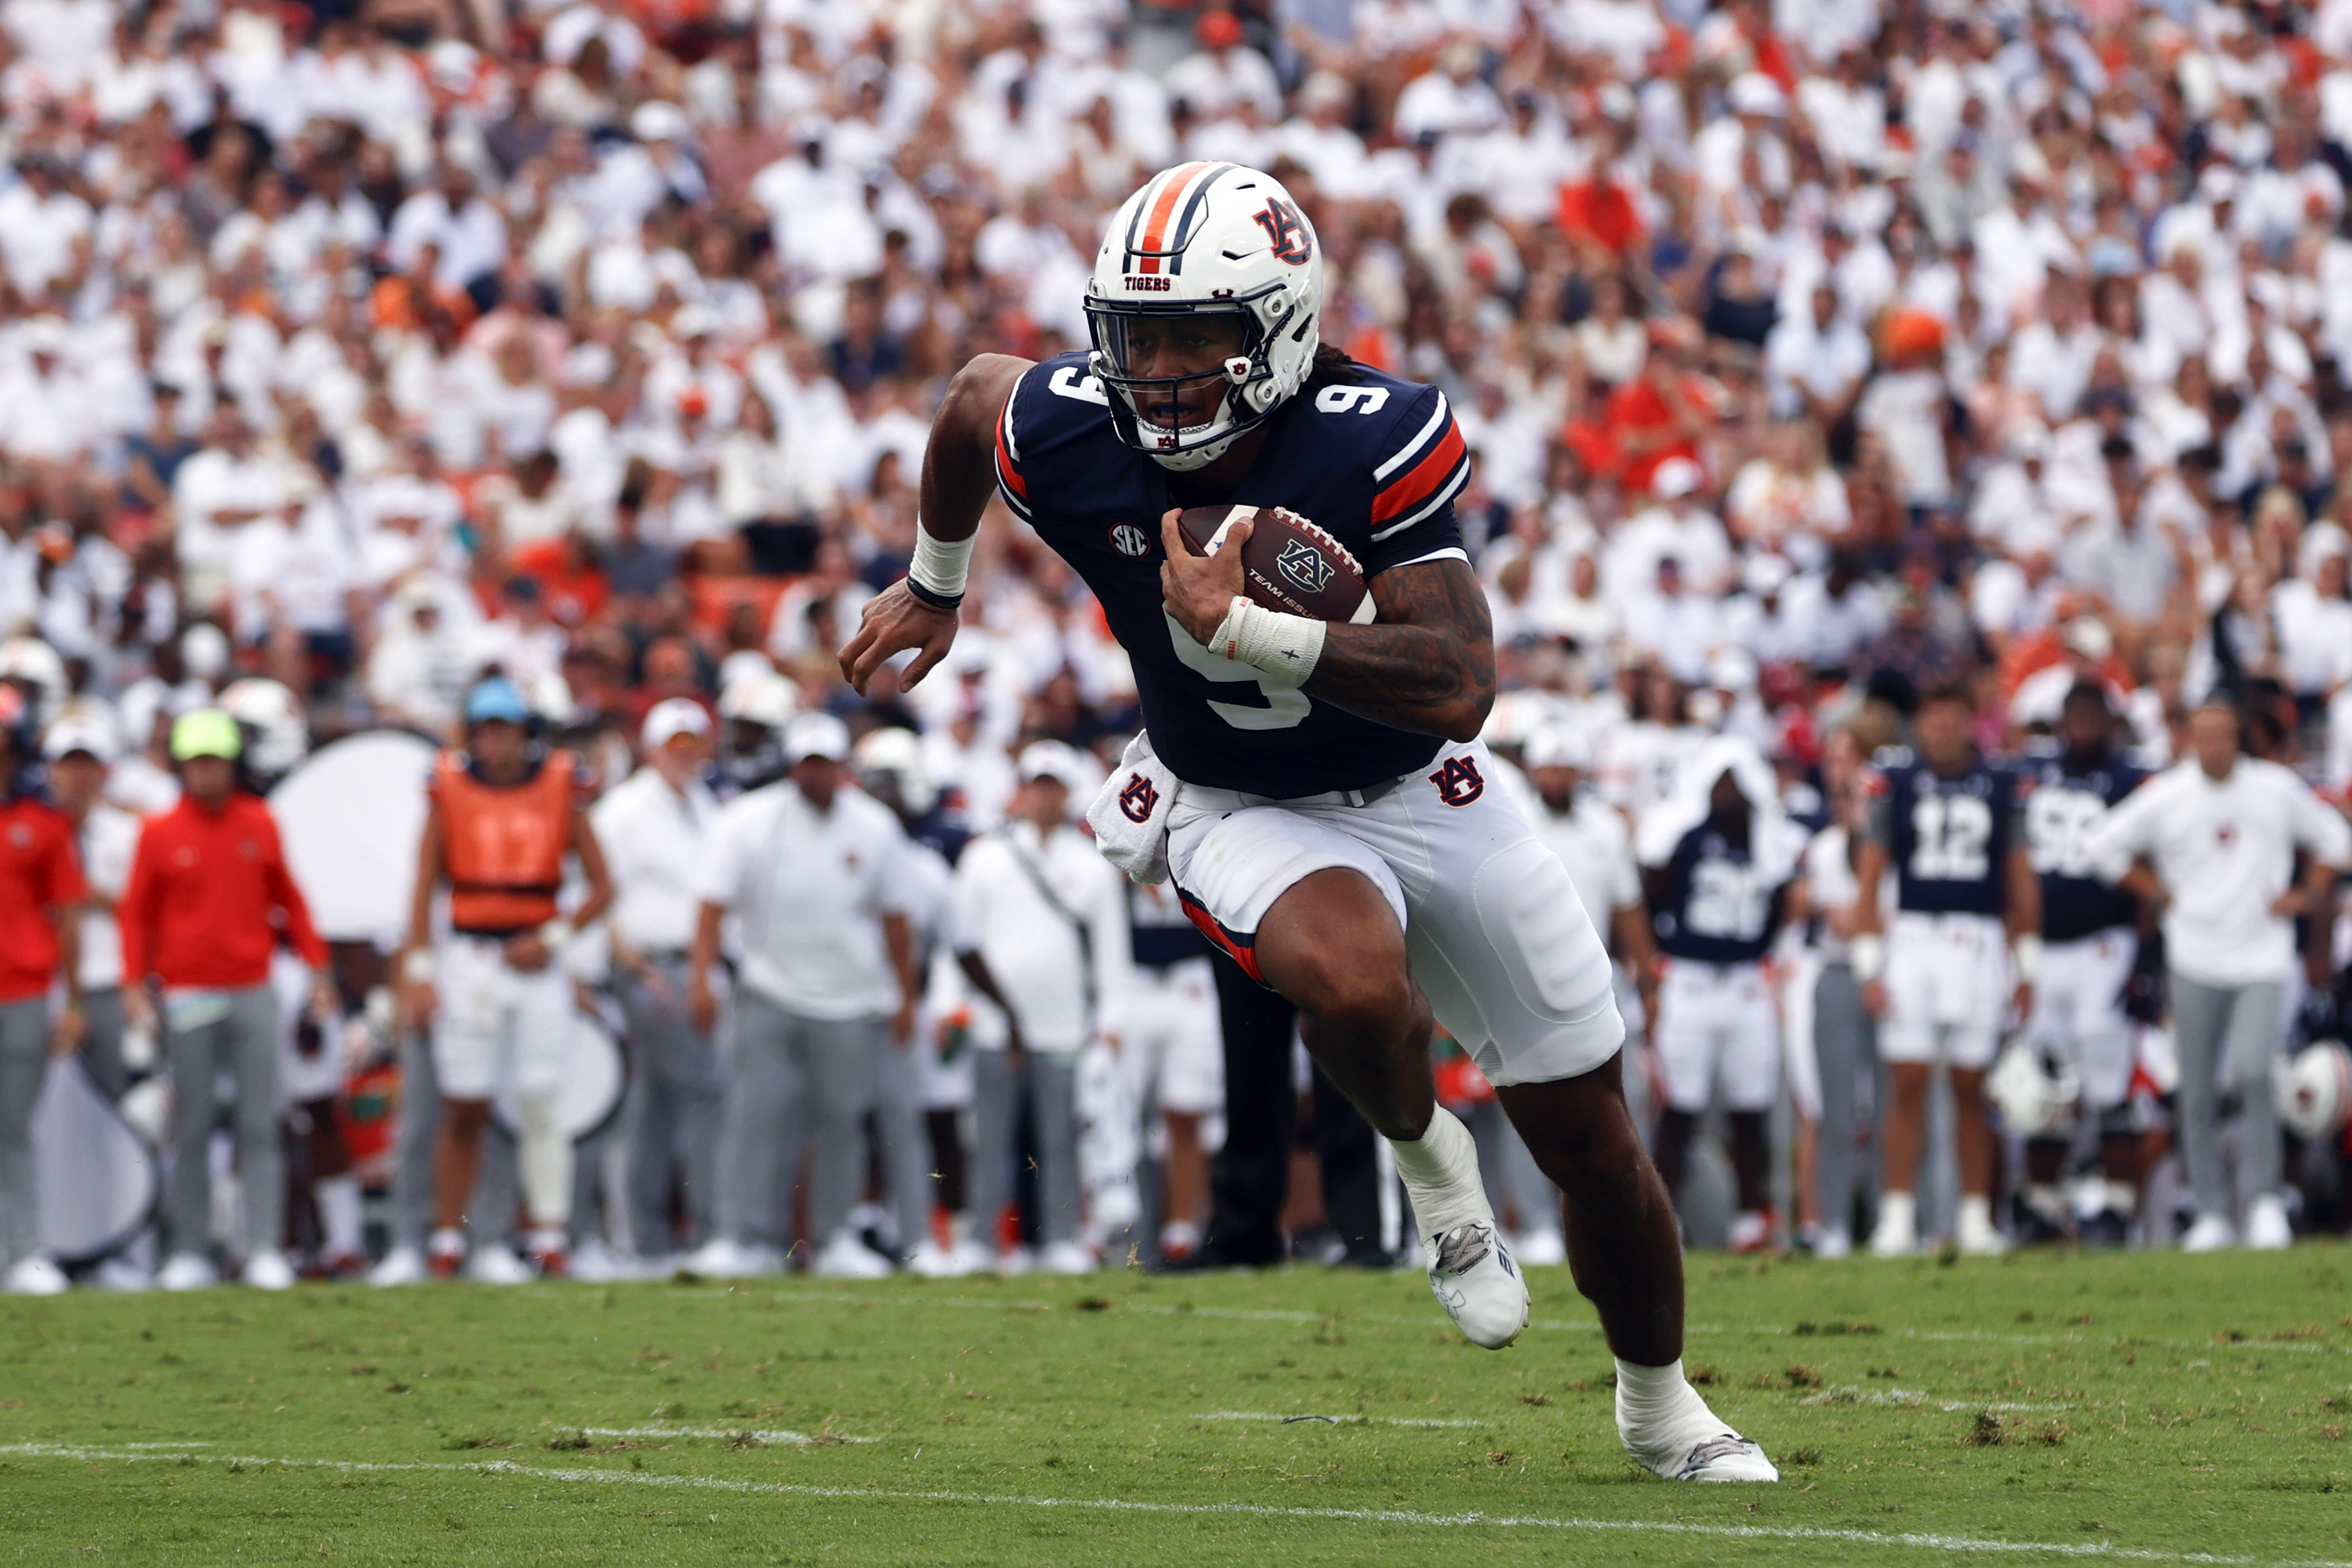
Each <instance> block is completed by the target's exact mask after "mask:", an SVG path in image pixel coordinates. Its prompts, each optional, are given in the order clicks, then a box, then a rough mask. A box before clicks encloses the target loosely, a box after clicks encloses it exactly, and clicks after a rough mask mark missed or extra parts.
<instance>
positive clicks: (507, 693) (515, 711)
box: [466, 675, 530, 724]
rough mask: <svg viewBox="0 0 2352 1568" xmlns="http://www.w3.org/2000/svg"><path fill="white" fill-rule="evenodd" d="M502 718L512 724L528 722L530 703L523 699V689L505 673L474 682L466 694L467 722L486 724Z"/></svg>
mask: <svg viewBox="0 0 2352 1568" xmlns="http://www.w3.org/2000/svg"><path fill="white" fill-rule="evenodd" d="M494 718H502V719H505V720H507V721H508V722H509V723H510V724H527V723H529V722H530V704H529V703H527V702H525V701H524V700H523V695H522V692H521V690H520V688H519V687H517V686H516V685H515V684H514V683H513V682H512V681H510V680H509V679H507V678H506V677H505V676H504V675H491V676H488V677H487V678H486V679H483V680H480V681H478V682H476V683H475V684H474V689H473V690H472V691H470V692H467V694H466V722H467V724H486V723H488V721H490V720H491V719H494Z"/></svg>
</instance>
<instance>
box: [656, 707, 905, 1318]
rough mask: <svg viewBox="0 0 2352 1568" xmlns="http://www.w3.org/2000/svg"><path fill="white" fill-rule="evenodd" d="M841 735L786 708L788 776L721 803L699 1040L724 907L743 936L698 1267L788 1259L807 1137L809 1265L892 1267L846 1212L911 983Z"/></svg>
mask: <svg viewBox="0 0 2352 1568" xmlns="http://www.w3.org/2000/svg"><path fill="white" fill-rule="evenodd" d="M849 745H850V742H849V731H848V728H847V727H845V726H844V725H843V724H842V722H841V721H840V720H839V719H837V718H835V717H834V716H832V715H831V714H824V713H807V714H802V715H800V716H797V717H795V718H794V719H793V721H792V723H791V724H790V726H788V727H786V728H785V730H784V737H783V756H782V760H783V763H784V766H785V768H786V773H787V776H786V777H785V778H784V779H782V780H780V781H778V782H776V783H773V784H770V785H767V786H766V787H764V788H762V789H754V790H752V791H751V793H749V794H746V795H742V796H740V797H738V798H737V799H736V800H732V801H730V802H729V803H728V805H727V807H726V809H725V810H723V811H721V812H720V813H719V817H718V819H717V821H716V822H715V823H714V824H713V826H712V829H711V837H710V840H709V853H708V854H707V855H706V856H705V858H704V860H703V862H702V863H701V866H700V868H699V872H698V876H697V879H696V892H697V894H698V896H699V899H700V907H699V910H698V914H697V917H696V920H697V924H696V929H695V939H694V948H693V955H692V960H691V965H690V973H689V977H688V992H687V995H688V1010H689V1016H690V1017H691V1018H692V1019H693V1022H694V1026H695V1028H697V1029H698V1030H702V1031H703V1032H705V1033H709V1032H710V1031H711V1030H714V1029H716V1028H717V1027H718V1022H719V977H718V976H717V973H716V970H717V966H718V961H719V938H720V933H721V925H722V922H724V921H725V920H726V918H727V917H728V916H729V915H733V916H734V918H735V920H736V921H737V922H738V923H739V925H740V931H741V944H742V947H741V955H740V961H739V964H738V967H737V969H738V980H737V985H736V988H735V993H734V996H733V998H732V1017H731V1019H730V1023H729V1027H730V1029H731V1030H732V1031H733V1042H732V1043H733V1049H734V1061H733V1063H732V1065H731V1066H730V1069H729V1077H728V1083H727V1115H726V1126H725V1131H724V1132H723V1134H721V1137H720V1142H719V1207H718V1223H717V1234H716V1235H714V1236H713V1237H712V1238H711V1239H710V1240H709V1242H708V1243H706V1244H705V1245H704V1246H703V1247H702V1248H700V1249H698V1250H697V1251H696V1252H695V1253H694V1254H693V1255H692V1260H691V1266H692V1267H693V1268H694V1270H696V1271H697V1272H698V1273H705V1274H712V1275H717V1276H719V1277H722V1278H726V1277H735V1276H740V1275H746V1274H755V1273H763V1272H772V1271H773V1270H775V1269H777V1268H778V1267H781V1266H782V1260H783V1256H784V1249H785V1247H786V1245H787V1242H788V1240H789V1236H788V1232H789V1229H790V1224H791V1220H790V1207H789V1200H790V1197H791V1192H792V1187H793V1177H794V1175H795V1173H796V1172H797V1170H798V1168H799V1166H800V1154H801V1150H802V1147H803V1141H806V1142H809V1143H812V1144H813V1145H814V1153H813V1157H812V1159H811V1162H810V1172H811V1174H810V1179H809V1190H808V1217H809V1219H808V1225H809V1234H808V1237H807V1238H806V1239H807V1240H808V1241H809V1243H810V1246H811V1250H812V1252H813V1253H814V1256H813V1257H812V1258H811V1259H810V1260H809V1266H810V1267H811V1268H812V1269H814V1270H815V1271H817V1272H818V1273H821V1274H827V1275H834V1276H838V1277H841V1278H845V1279H872V1278H877V1277H879V1276H882V1275H886V1274H887V1273H889V1272H890V1267H891V1264H890V1260H887V1259H885V1258H883V1257H882V1256H880V1255H879V1254H878V1253H877V1252H875V1251H874V1250H873V1249H870V1248H868V1247H867V1246H866V1244H865V1243H864V1242H863V1241H862V1240H860V1239H859V1238H858V1236H857V1235H856V1232H854V1231H852V1230H850V1229H848V1228H847V1226H846V1221H847V1220H848V1218H849V1211H850V1207H851V1206H852V1205H854V1204H855V1203H856V1201H857V1196H858V1193H859V1191H860V1189H861V1188H862V1186H863V1185H864V1182H863V1176H864V1173H865V1168H866V1162H865V1150H866V1139H865V1120H866V1113H868V1112H869V1111H871V1110H872V1109H873V1108H874V1099H875V1082H876V1075H877V1071H879V1068H880V1060H881V1053H882V1052H883V1051H887V1050H890V1049H893V1047H894V1045H903V1044H904V1042H906V1041H907V1040H909V1039H911V1037H912V1035H913V1031H914V1026H915V1010H916V1003H917V998H918V996H919V992H920V989H921V979H920V977H919V975H918V974H917V972H916V967H915V943H914V935H913V932H912V930H911V929H910V927H909V925H908V919H907V912H906V906H905V894H904V892H903V885H904V884H903V879H902V877H901V875H900V873H899V870H898V862H899V860H900V857H901V856H903V855H904V854H905V853H906V832H905V830H903V829H902V828H900V827H899V825H898V819H897V818H896V817H894V816H893V815H891V813H890V811H889V810H888V809H887V807H885V806H883V805H881V804H880V803H879V802H877V801H876V800H871V799H869V798H867V797H866V795H864V794H862V793H860V792H859V791H857V790H856V789H850V788H847V787H845V786H846V778H845V774H846V768H845V764H846V763H847V762H848V760H849Z"/></svg>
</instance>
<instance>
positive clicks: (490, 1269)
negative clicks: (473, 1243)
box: [466, 1242, 539, 1285]
mask: <svg viewBox="0 0 2352 1568" xmlns="http://www.w3.org/2000/svg"><path fill="white" fill-rule="evenodd" d="M466 1278H467V1279H468V1280H471V1281H474V1283H476V1284H478V1285H528V1284H530V1282H531V1281H533V1280H536V1279H538V1278H539V1276H538V1275H537V1274H536V1273H534V1272H532V1271H531V1267H530V1264H528V1263H526V1262H524V1261H523V1260H521V1259H520V1258H518V1257H516V1256H515V1252H514V1249H513V1248H511V1247H501V1246H499V1245H498V1244H497V1243H496V1242H485V1243H483V1244H482V1245H481V1246H479V1247H477V1248H475V1249H474V1255H473V1256H472V1257H470V1258H468V1259H467V1260H466Z"/></svg>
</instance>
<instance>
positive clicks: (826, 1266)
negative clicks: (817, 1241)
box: [809, 1230, 890, 1280]
mask: <svg viewBox="0 0 2352 1568" xmlns="http://www.w3.org/2000/svg"><path fill="white" fill-rule="evenodd" d="M809 1272H810V1273H812V1274H814V1275H815V1276H816V1277H817V1278H818V1279H820V1280H887V1279H888V1278H889V1277H890V1261H889V1260H888V1259H887V1258H885V1257H883V1256H882V1254H880V1253H879V1252H877V1251H876V1250H874V1249H873V1248H871V1247H868V1246H867V1245H866V1243H865V1242H863V1241H860V1240H859V1239H857V1233H856V1231H854V1230H836V1231H835V1232H834V1233H833V1239H832V1240H830V1241H828V1242H826V1243H825V1244H824V1249H823V1250H821V1251H820V1252H818V1253H817V1255H816V1258H815V1260H814V1261H813V1262H811V1263H810V1264H809Z"/></svg>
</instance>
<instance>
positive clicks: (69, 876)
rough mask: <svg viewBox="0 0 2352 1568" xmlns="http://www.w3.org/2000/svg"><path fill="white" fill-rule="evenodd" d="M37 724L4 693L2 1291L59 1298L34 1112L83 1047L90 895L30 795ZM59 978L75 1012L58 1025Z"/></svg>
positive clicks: (55, 825)
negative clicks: (44, 1225)
mask: <svg viewBox="0 0 2352 1568" xmlns="http://www.w3.org/2000/svg"><path fill="white" fill-rule="evenodd" d="M28 717H29V716H28V713H27V710H26V704H25V698H24V695H23V694H22V693H21V692H20V691H19V690H18V689H17V688H16V686H14V685H0V891H5V897H0V1225H5V1230H0V1265H5V1270H6V1272H5V1275H0V1289H5V1291H8V1292H9V1293H10V1294H12V1295H26V1296H53V1295H55V1294H57V1293H58V1291H62V1290H64V1289H65V1288H66V1277H65V1275H64V1274H63V1273H62V1272H60V1271H59V1270H58V1266H57V1264H56V1263H55V1262H53V1261H52V1260H50V1258H49V1257H48V1255H47V1253H46V1252H44V1251H43V1250H42V1249H41V1239H40V1230H39V1223H40V1190H39V1187H38V1186H37V1175H38V1173H37V1170H36V1167H35V1165H34V1158H33V1106H34V1103H36V1102H37V1100H38V1099H39V1098H40V1093H41V1082H42V1076H43V1073H44V1072H45V1071H46V1070H47V1065H48V1059H49V1057H50V1056H51V1055H52V1054H56V1053H62V1052H68V1051H73V1050H74V1049H75V1048H76V1047H78V1046H79V1044H80V1043H81V1038H82V1031H83V1026H84V1019H83V1016H82V1010H81V989H80V972H81V970H80V964H79V952H78V948H79V936H80V934H79V929H78V923H79V919H80V908H79V906H80V904H81V901H82V898H83V894H84V891H85V887H84V883H83V881H82V873H81V862H80V859H79V856H77V855H76V854H75V852H74V832H73V825H72V823H71V822H69V821H68V820H67V819H66V816H65V814H64V813H63V812H61V811H59V810H58V809H57V808H56V807H54V806H52V805H50V804H49V803H48V802H47V800H43V799H41V798H40V797H39V796H38V795H37V794H36V793H35V792H34V791H33V790H32V789H31V788H30V784H31V779H28V778H27V777H26V767H27V765H28V764H29V763H30V762H31V760H32V758H30V756H28V755H27V752H26V737H27V736H28V735H29V734H30V732H31V725H30V724H29V723H28V722H27V721H28ZM60 977H62V978H63V979H64V981H65V987H66V1006H65V1007H64V1008H63V1009H59V1010H58V1011H56V1013H55V1015H54V1017H53V1016H52V1009H51V1008H50V1006H49V992H50V989H51V988H52V986H54V985H55V984H56V982H57V981H58V979H59V978H60Z"/></svg>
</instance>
